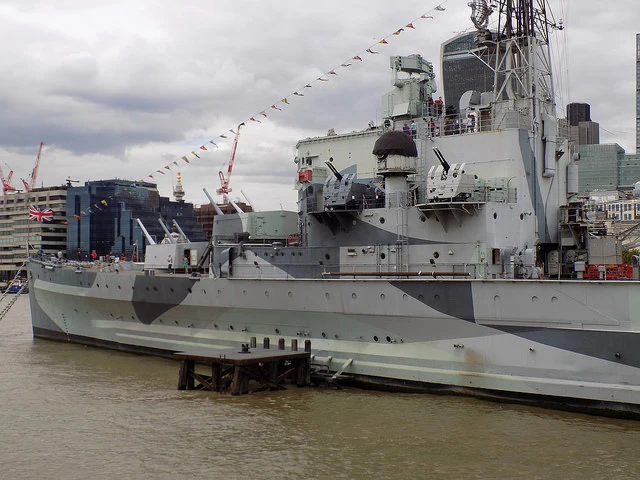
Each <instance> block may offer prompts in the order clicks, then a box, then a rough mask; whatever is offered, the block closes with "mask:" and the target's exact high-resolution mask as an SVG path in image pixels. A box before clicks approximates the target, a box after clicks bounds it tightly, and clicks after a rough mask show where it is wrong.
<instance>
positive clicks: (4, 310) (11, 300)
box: [0, 259, 29, 320]
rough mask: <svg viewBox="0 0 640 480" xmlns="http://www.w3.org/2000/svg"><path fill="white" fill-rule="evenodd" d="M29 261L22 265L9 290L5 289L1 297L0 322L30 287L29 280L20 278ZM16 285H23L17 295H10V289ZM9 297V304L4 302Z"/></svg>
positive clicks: (8, 287) (8, 286)
mask: <svg viewBox="0 0 640 480" xmlns="http://www.w3.org/2000/svg"><path fill="white" fill-rule="evenodd" d="M27 261H28V259H25V261H24V262H23V263H22V265H20V268H19V269H18V271H17V272H16V275H15V277H13V280H11V282H10V283H9V285H7V288H6V289H5V291H4V292H3V293H2V296H0V320H2V319H3V318H4V317H5V315H6V314H7V313H8V312H9V310H11V307H13V304H14V303H16V302H17V301H18V298H20V294H21V293H22V292H23V291H24V289H25V288H27V286H28V285H29V279H28V278H27V279H26V280H23V279H22V277H21V276H20V274H21V273H22V271H23V270H24V268H25V265H26V264H27ZM14 283H21V285H20V289H19V290H18V291H17V292H16V293H9V289H10V288H11V286H12V285H13V284H14ZM7 296H8V297H9V300H8V301H7V302H4V299H5V298H6V297H7Z"/></svg>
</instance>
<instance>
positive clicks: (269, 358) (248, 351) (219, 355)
mask: <svg viewBox="0 0 640 480" xmlns="http://www.w3.org/2000/svg"><path fill="white" fill-rule="evenodd" d="M269 343H270V342H269V338H267V337H265V339H264V342H263V344H262V346H261V347H257V346H256V340H255V337H252V338H251V343H250V344H243V345H242V346H241V349H240V351H234V350H233V349H224V350H217V351H215V352H213V353H212V352H211V351H207V353H206V354H204V353H202V354H200V353H193V352H179V353H176V354H174V357H175V358H176V359H178V360H180V361H181V363H180V373H179V377H178V390H209V391H213V392H231V395H241V394H245V393H249V382H250V381H255V382H257V384H258V387H257V388H256V389H254V390H253V391H254V392H257V391H262V390H267V389H269V390H286V387H285V383H286V381H287V380H289V381H290V382H291V383H295V384H296V385H297V386H299V387H303V386H305V385H309V383H310V368H311V341H310V340H306V341H305V349H304V351H298V341H297V339H292V340H291V348H290V349H289V350H286V349H285V345H284V343H285V342H284V338H281V339H279V341H278V349H271V348H270V344H269ZM197 366H204V367H208V372H207V373H199V372H198V371H197V370H196V367H197Z"/></svg>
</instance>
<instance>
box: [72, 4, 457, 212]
mask: <svg viewBox="0 0 640 480" xmlns="http://www.w3.org/2000/svg"><path fill="white" fill-rule="evenodd" d="M447 2H448V0H444V1H443V2H441V3H440V4H438V5H436V6H435V7H433V8H431V9H430V10H429V11H427V12H425V13H424V14H422V15H420V16H419V17H416V18H414V19H413V20H411V21H410V22H408V23H406V24H405V25H403V26H402V27H400V28H397V29H396V30H394V31H393V32H391V33H390V34H388V35H387V36H385V37H383V38H381V39H380V40H378V41H376V42H375V43H374V44H372V45H369V46H368V47H367V48H365V49H364V50H362V51H360V52H358V53H357V54H356V55H353V56H352V57H350V58H349V59H348V60H345V61H343V62H341V63H339V64H338V65H337V66H335V67H334V68H332V69H330V70H328V71H326V72H325V73H323V74H322V75H320V76H318V77H317V78H316V79H315V80H313V81H311V82H309V83H307V84H305V85H304V86H303V87H301V88H298V89H297V90H295V91H293V92H292V93H290V94H289V95H287V96H285V97H283V98H282V99H281V100H280V101H279V102H276V103H273V104H272V105H271V106H270V107H268V108H265V109H263V110H259V111H258V112H257V113H255V114H253V115H252V116H250V117H248V118H247V119H246V120H245V121H247V122H254V123H262V121H261V120H259V119H257V118H256V117H258V116H262V117H263V118H265V119H268V116H267V110H269V109H271V110H276V111H279V112H282V111H283V108H281V107H280V106H278V105H282V106H290V105H291V102H290V101H289V100H290V99H293V98H294V97H304V96H305V95H304V94H303V93H300V90H302V89H305V88H312V87H313V83H314V82H328V81H330V76H331V75H333V76H338V71H337V70H339V69H340V68H349V67H351V66H353V62H361V63H362V62H364V59H363V56H364V54H369V55H378V54H379V53H380V52H379V51H378V50H374V47H379V46H382V47H384V46H385V45H388V44H389V42H390V41H391V40H392V39H393V38H395V37H397V36H399V35H401V34H403V33H405V32H406V30H405V29H410V30H415V29H416V24H417V22H419V21H421V20H433V19H434V16H433V15H430V14H432V13H434V12H444V11H445V10H446V8H445V7H444V5H445V4H446V3H447ZM237 125H238V126H240V125H245V122H240V123H239V124H237ZM228 132H230V133H232V134H233V135H234V136H235V135H236V132H235V131H234V129H233V128H231V129H229V130H228ZM228 138H229V137H228V135H227V132H224V133H221V134H219V135H218V136H216V137H214V138H212V139H210V140H209V141H208V143H209V144H211V145H213V146H214V147H215V148H216V149H219V148H220V147H219V146H218V143H217V142H218V141H220V139H223V140H226V139H228ZM198 148H199V149H200V150H202V151H205V152H210V151H211V150H209V149H208V148H207V147H206V145H204V144H203V145H200V146H199V147H198ZM190 153H191V155H193V156H194V157H196V158H198V159H200V158H201V157H200V155H198V153H197V152H196V151H195V150H192V151H191V152H190ZM180 160H182V161H184V164H183V166H184V165H185V164H190V163H191V159H190V158H189V157H188V155H183V156H182V157H180ZM171 165H174V166H175V167H176V168H180V164H179V163H178V161H177V160H176V161H173V162H170V163H169V164H167V165H164V166H163V168H164V169H165V170H169V171H172V170H171ZM154 173H159V174H161V175H166V174H165V172H164V171H163V169H158V170H156V171H155V172H153V173H151V174H149V175H147V177H145V178H150V179H154V175H153V174H154ZM139 181H140V182H143V183H144V182H145V180H144V179H141V180H139ZM108 198H109V197H108ZM101 203H102V204H103V205H104V206H107V201H106V200H102V201H101ZM93 207H95V209H96V210H99V211H101V209H100V207H98V206H97V205H96V204H94V205H93ZM89 210H91V207H89V209H88V210H83V211H81V212H80V215H77V214H76V215H73V217H74V218H76V219H80V218H81V215H88V213H87V212H88V211H89ZM89 213H93V210H91V211H89Z"/></svg>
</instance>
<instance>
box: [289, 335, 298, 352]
mask: <svg viewBox="0 0 640 480" xmlns="http://www.w3.org/2000/svg"><path fill="white" fill-rule="evenodd" d="M291 351H292V352H297V351H298V339H297V338H292V339H291Z"/></svg>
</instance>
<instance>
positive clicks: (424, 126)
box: [412, 109, 531, 139]
mask: <svg viewBox="0 0 640 480" xmlns="http://www.w3.org/2000/svg"><path fill="white" fill-rule="evenodd" d="M467 119H470V121H467ZM414 121H415V122H416V126H417V130H416V132H415V133H413V134H412V136H413V138H414V139H424V138H427V139H428V138H434V137H450V136H455V135H467V134H472V133H479V132H490V131H495V130H506V129H516V128H525V129H529V128H531V118H530V117H529V116H526V115H524V116H523V115H522V114H521V112H518V111H515V110H508V109H505V110H504V111H503V112H501V113H500V114H499V115H493V116H492V114H491V110H490V109H482V110H479V111H474V112H471V113H466V112H463V113H455V114H449V115H436V116H427V117H422V118H419V119H415V120H414Z"/></svg>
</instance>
